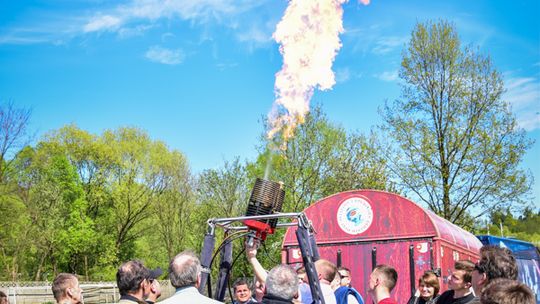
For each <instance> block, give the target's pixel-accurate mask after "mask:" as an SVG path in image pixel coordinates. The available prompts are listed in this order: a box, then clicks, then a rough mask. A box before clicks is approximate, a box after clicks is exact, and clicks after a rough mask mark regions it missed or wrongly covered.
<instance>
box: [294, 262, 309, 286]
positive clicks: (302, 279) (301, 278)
mask: <svg viewBox="0 0 540 304" xmlns="http://www.w3.org/2000/svg"><path fill="white" fill-rule="evenodd" d="M296 275H297V276H298V282H299V283H307V282H308V278H307V273H306V268H305V267H304V266H302V267H300V268H298V269H296Z"/></svg>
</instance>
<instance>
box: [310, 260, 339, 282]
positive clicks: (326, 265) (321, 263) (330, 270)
mask: <svg viewBox="0 0 540 304" xmlns="http://www.w3.org/2000/svg"><path fill="white" fill-rule="evenodd" d="M315 269H316V270H317V274H318V275H319V281H322V282H323V283H326V284H330V283H331V282H332V281H333V280H334V278H335V277H336V272H337V268H336V265H334V263H332V262H330V261H328V260H324V259H320V260H317V261H316V262H315Z"/></svg>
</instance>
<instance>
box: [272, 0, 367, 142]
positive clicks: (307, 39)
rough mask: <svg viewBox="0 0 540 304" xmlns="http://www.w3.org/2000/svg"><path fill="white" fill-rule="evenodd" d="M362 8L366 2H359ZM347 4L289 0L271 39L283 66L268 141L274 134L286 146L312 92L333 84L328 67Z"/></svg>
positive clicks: (337, 46)
mask: <svg viewBox="0 0 540 304" xmlns="http://www.w3.org/2000/svg"><path fill="white" fill-rule="evenodd" d="M360 1H361V2H362V3H364V4H365V5H367V4H369V0H360ZM345 2H347V0H308V1H305V0H291V1H290V2H289V6H288V7H287V9H286V11H285V15H284V16H283V18H282V19H281V21H280V22H279V23H278V25H277V27H276V31H275V32H274V35H273V37H274V39H275V40H276V42H278V43H279V44H280V45H281V46H280V48H279V51H280V53H281V54H282V55H283V66H282V68H281V71H279V72H278V73H277V74H276V82H275V94H276V100H275V103H274V105H273V107H272V110H271V111H270V113H269V115H268V120H269V131H268V133H267V136H268V138H269V139H272V138H273V137H274V136H275V135H276V134H277V133H279V132H281V136H282V138H283V139H284V142H285V143H286V142H287V140H288V139H289V138H291V137H292V136H293V135H294V130H295V128H296V126H298V125H299V124H301V123H303V122H304V120H305V116H306V114H307V113H308V112H309V101H310V100H311V97H312V96H313V92H314V90H315V89H319V90H323V91H324V90H329V89H331V88H332V86H333V85H334V84H335V82H336V81H335V78H334V72H333V71H332V63H333V61H334V58H335V57H336V54H337V52H338V51H339V49H340V48H341V42H340V40H339V34H340V33H342V32H343V21H342V16H343V9H342V7H341V5H342V4H343V3H345Z"/></svg>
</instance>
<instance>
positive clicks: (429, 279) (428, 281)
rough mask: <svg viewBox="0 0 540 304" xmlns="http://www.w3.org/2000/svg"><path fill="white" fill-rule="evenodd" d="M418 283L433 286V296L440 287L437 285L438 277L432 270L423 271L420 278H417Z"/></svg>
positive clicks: (437, 292)
mask: <svg viewBox="0 0 540 304" xmlns="http://www.w3.org/2000/svg"><path fill="white" fill-rule="evenodd" d="M420 284H424V285H426V286H428V287H433V289H434V292H433V296H436V295H437V294H439V290H440V289H441V286H440V285H439V278H438V277H437V275H436V274H435V273H434V272H433V271H426V272H424V274H423V275H422V276H421V277H420V279H418V285H420Z"/></svg>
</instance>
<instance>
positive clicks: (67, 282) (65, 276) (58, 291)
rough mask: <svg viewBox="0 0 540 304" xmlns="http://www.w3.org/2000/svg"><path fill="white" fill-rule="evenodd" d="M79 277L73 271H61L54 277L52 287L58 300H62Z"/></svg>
mask: <svg viewBox="0 0 540 304" xmlns="http://www.w3.org/2000/svg"><path fill="white" fill-rule="evenodd" d="M76 280H77V277H76V276H75V275H73V274H71V273H60V274H59V275H57V276H56V278H54V280H53V283H52V286H51V289H52V293H53V296H54V298H55V299H56V302H60V300H62V298H63V297H64V294H65V292H66V289H68V288H70V287H73V286H74V285H75V283H76Z"/></svg>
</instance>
